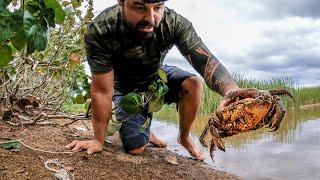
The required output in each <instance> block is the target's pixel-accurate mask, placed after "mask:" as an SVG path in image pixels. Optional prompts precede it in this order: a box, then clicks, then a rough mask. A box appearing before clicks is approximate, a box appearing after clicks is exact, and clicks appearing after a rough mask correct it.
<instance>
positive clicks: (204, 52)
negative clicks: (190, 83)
mask: <svg viewBox="0 0 320 180" xmlns="http://www.w3.org/2000/svg"><path fill="white" fill-rule="evenodd" d="M187 60H188V61H189V63H190V64H191V65H192V66H193V67H194V68H195V69H196V71H198V73H199V74H200V75H201V76H202V77H203V78H204V80H205V82H206V84H207V85H208V87H209V88H210V89H212V90H214V91H216V92H218V93H219V94H220V95H222V96H225V95H227V94H228V93H229V92H230V91H235V90H238V89H239V87H238V85H237V84H236V82H235V80H234V79H233V78H232V76H231V75H230V73H229V72H228V71H227V69H226V68H225V67H224V66H223V65H222V64H221V63H220V61H219V60H218V59H217V58H216V57H215V56H214V55H212V53H211V52H210V51H209V50H208V49H207V48H206V47H205V46H204V45H203V44H202V45H201V46H198V47H197V48H196V49H194V50H192V51H191V52H190V54H188V55H187Z"/></svg>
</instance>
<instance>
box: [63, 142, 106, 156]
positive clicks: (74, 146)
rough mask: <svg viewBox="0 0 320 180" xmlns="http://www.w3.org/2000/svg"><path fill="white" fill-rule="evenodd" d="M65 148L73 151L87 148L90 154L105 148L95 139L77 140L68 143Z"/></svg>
mask: <svg viewBox="0 0 320 180" xmlns="http://www.w3.org/2000/svg"><path fill="white" fill-rule="evenodd" d="M65 148H66V149H68V150H71V151H79V150H82V149H83V150H87V153H88V154H92V153H96V152H101V151H102V149H103V146H102V144H101V143H100V142H99V141H97V140H95V139H93V140H88V141H78V140H75V141H73V142H72V143H70V144H68V145H66V146H65Z"/></svg>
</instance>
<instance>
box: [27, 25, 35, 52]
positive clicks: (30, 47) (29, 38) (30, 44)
mask: <svg viewBox="0 0 320 180" xmlns="http://www.w3.org/2000/svg"><path fill="white" fill-rule="evenodd" d="M36 31H37V25H36V24H34V25H32V26H31V28H30V29H29V31H28V34H27V53H28V54H31V53H33V52H34V51H35V50H36V48H35V46H34V41H33V37H34V34H35V32H36Z"/></svg>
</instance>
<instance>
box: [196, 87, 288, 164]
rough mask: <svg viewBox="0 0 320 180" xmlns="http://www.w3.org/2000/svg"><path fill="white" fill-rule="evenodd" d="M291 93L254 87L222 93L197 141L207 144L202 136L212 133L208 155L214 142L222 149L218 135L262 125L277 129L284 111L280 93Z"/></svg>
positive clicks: (228, 134)
mask: <svg viewBox="0 0 320 180" xmlns="http://www.w3.org/2000/svg"><path fill="white" fill-rule="evenodd" d="M282 95H287V96H289V97H291V98H292V99H293V100H294V98H293V96H292V95H291V94H290V93H289V92H288V91H287V90H284V89H277V90H269V91H268V90H257V89H240V90H238V91H234V92H231V93H229V94H228V95H227V96H226V97H224V98H223V99H222V101H221V103H220V105H219V106H218V108H217V111H216V116H213V117H211V118H210V119H209V122H208V124H207V125H206V127H205V129H204V131H203V132H202V134H201V136H200V138H199V139H200V142H201V144H202V145H203V146H205V147H207V144H206V142H205V138H206V136H207V135H208V132H210V134H211V137H212V139H211V146H210V156H211V158H212V159H213V151H215V148H216V146H217V147H218V148H219V149H220V150H222V151H225V147H224V143H223V142H222V140H221V138H223V137H228V136H232V135H235V134H239V133H242V132H248V131H251V130H256V129H259V128H261V127H264V126H268V127H269V128H271V131H276V130H277V129H278V128H279V126H280V123H281V121H282V119H283V117H284V115H285V108H284V105H283V103H282V101H281V99H280V97H279V96H282Z"/></svg>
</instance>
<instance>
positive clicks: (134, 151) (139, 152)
mask: <svg viewBox="0 0 320 180" xmlns="http://www.w3.org/2000/svg"><path fill="white" fill-rule="evenodd" d="M143 151H144V146H143V147H138V148H135V149H132V150H130V151H128V153H129V154H131V155H134V156H135V155H139V154H141V153H143Z"/></svg>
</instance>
